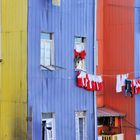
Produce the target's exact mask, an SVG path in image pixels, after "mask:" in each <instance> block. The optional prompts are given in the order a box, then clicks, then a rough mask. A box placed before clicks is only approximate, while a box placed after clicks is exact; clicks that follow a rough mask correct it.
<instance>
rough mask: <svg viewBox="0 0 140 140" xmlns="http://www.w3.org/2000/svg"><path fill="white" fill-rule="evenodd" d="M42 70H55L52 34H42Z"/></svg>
mask: <svg viewBox="0 0 140 140" xmlns="http://www.w3.org/2000/svg"><path fill="white" fill-rule="evenodd" d="M40 65H41V69H43V70H45V69H49V70H54V69H55V68H54V35H53V34H52V33H41V47H40Z"/></svg>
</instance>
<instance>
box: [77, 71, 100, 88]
mask: <svg viewBox="0 0 140 140" xmlns="http://www.w3.org/2000/svg"><path fill="white" fill-rule="evenodd" d="M77 86H78V87H81V88H85V89H87V90H89V91H101V90H103V80H102V77H101V76H97V75H92V74H87V73H86V72H83V71H79V72H78V75H77Z"/></svg>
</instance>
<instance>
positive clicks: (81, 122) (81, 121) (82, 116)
mask: <svg viewBox="0 0 140 140" xmlns="http://www.w3.org/2000/svg"><path fill="white" fill-rule="evenodd" d="M75 123H76V140H87V133H86V112H85V111H83V112H76V113H75Z"/></svg>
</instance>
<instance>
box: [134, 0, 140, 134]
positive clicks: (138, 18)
mask: <svg viewBox="0 0 140 140" xmlns="http://www.w3.org/2000/svg"><path fill="white" fill-rule="evenodd" d="M135 77H136V78H139V77H140V1H139V0H135ZM135 106H136V126H137V127H138V128H140V94H138V95H136V96H135ZM137 135H140V131H139V130H137Z"/></svg>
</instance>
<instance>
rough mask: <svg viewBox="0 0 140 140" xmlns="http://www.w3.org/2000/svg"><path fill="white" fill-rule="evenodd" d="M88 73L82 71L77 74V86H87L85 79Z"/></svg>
mask: <svg viewBox="0 0 140 140" xmlns="http://www.w3.org/2000/svg"><path fill="white" fill-rule="evenodd" d="M85 78H86V73H85V72H83V71H81V72H80V73H79V74H78V76H77V86H78V87H84V86H85V80H84V79H85Z"/></svg>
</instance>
